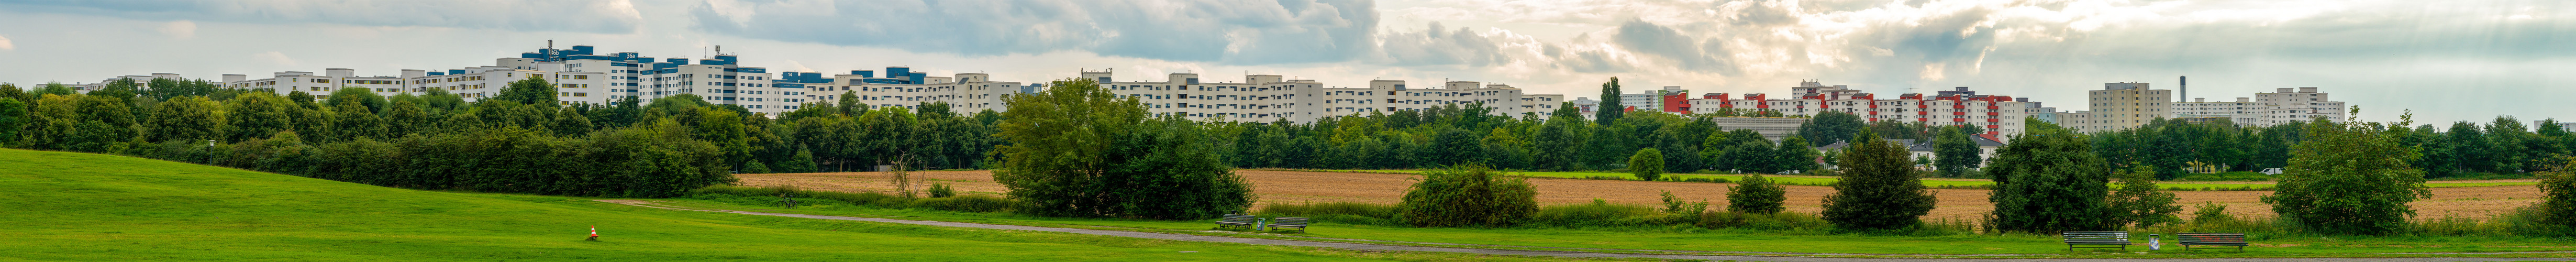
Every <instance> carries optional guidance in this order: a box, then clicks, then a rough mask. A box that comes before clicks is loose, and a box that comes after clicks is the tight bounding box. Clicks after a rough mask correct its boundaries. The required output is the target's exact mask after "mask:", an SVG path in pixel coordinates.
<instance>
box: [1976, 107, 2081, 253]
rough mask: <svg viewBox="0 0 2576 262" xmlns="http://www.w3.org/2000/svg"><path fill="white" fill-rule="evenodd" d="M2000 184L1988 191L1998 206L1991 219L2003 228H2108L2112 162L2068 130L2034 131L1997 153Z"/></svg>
mask: <svg viewBox="0 0 2576 262" xmlns="http://www.w3.org/2000/svg"><path fill="white" fill-rule="evenodd" d="M1986 172H1987V174H1988V175H1993V176H1994V180H1995V186H1994V187H1995V189H1994V191H1992V192H1989V193H1988V195H1986V198H1987V200H1988V201H1991V202H1994V203H1995V211H1994V213H1993V214H1992V216H1989V217H1988V218H1987V219H1988V221H1986V223H1987V225H1990V226H1992V227H1994V228H1995V229H1996V230H1999V231H2012V232H2031V233H2056V232H2063V231H2098V230H2108V229H2112V228H2109V226H2110V225H2111V223H2110V222H2109V221H2108V220H2107V219H2106V217H2105V215H2104V214H2106V213H2107V212H2108V211H2107V210H2108V209H2107V207H2106V206H2105V205H2107V203H2106V202H2105V201H2106V199H2107V197H2109V195H2110V192H2109V191H2110V185H2109V183H2110V176H2109V175H2108V174H2109V172H2110V166H2109V164H2107V163H2105V162H2103V161H2102V157H2101V156H2099V155H2094V154H2093V144H2092V143H2090V142H2089V141H2086V139H2085V138H2084V137H2082V136H2079V135H2076V134H2075V132H2073V131H2071V130H2065V129H2048V130H2034V131H2031V132H2030V133H2023V134H2022V135H2019V136H2017V137H2014V138H2013V143H2012V144H2009V145H2004V147H2003V148H2002V149H1998V150H1996V152H1995V160H1994V165H1993V166H1992V167H1989V168H1987V169H1986Z"/></svg>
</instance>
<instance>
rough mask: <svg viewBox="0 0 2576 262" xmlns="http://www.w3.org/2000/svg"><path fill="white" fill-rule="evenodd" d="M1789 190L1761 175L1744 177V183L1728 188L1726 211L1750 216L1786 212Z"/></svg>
mask: <svg viewBox="0 0 2576 262" xmlns="http://www.w3.org/2000/svg"><path fill="white" fill-rule="evenodd" d="M1788 195H1789V189H1788V188H1787V187H1782V186H1780V184H1774V183H1771V179H1767V178H1762V174H1753V175H1748V176H1744V181H1741V182H1738V183H1736V184H1735V187H1732V188H1728V190H1727V192H1726V210H1727V211H1734V212H1744V213H1752V214H1773V213H1780V211H1782V210H1788V208H1787V207H1786V206H1787V204H1786V202H1788V201H1789V196H1788Z"/></svg>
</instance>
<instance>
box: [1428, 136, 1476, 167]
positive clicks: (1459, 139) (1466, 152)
mask: <svg viewBox="0 0 2576 262" xmlns="http://www.w3.org/2000/svg"><path fill="white" fill-rule="evenodd" d="M1439 132H1440V133H1439V134H1438V135H1434V136H1432V137H1431V149H1430V150H1426V151H1427V152H1424V153H1429V156H1430V158H1431V159H1430V160H1431V164H1435V165H1457V164H1464V163H1467V162H1469V161H1474V160H1475V159H1476V153H1477V152H1479V151H1483V149H1482V148H1479V146H1477V140H1478V139H1479V138H1480V137H1477V136H1476V132H1470V131H1467V130H1463V129H1456V128H1448V129H1441V130H1440V131H1439Z"/></svg>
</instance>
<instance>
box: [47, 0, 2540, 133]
mask: <svg viewBox="0 0 2576 262" xmlns="http://www.w3.org/2000/svg"><path fill="white" fill-rule="evenodd" d="M546 40H555V43H556V45H559V46H570V45H593V46H598V47H599V49H601V50H602V51H608V52H624V51H632V52H641V53H643V54H644V55H646V56H651V57H696V56H700V55H701V54H703V53H705V52H706V51H705V50H706V49H708V47H710V46H715V45H723V46H724V47H726V48H725V50H724V51H725V52H728V53H737V54H740V55H741V56H742V59H743V60H744V63H745V64H747V65H750V66H761V67H768V68H771V69H773V70H780V71H806V72H845V71H848V70H852V69H877V68H882V67H886V66H911V67H912V68H915V69H916V70H923V71H927V72H930V73H933V74H934V75H945V74H951V73H967V72H984V73H992V74H993V75H994V77H993V78H994V79H995V80H1000V81H1022V82H1040V81H1046V80H1051V79H1061V78H1066V77H1073V76H1075V73H1076V72H1077V70H1080V69H1085V68H1089V69H1100V68H1115V69H1116V70H1117V72H1118V76H1119V77H1121V78H1122V79H1139V80H1141V79H1160V78H1161V75H1162V74H1165V73H1173V72H1197V73H1200V74H1201V77H1202V78H1206V79H1239V77H1240V76H1241V75H1242V74H1244V73H1245V72H1250V73H1252V74H1278V75H1286V76H1290V77H1291V78H1297V79H1316V80H1320V81H1324V82H1325V83H1327V84H1328V85H1334V86H1359V85H1365V83H1366V82H1367V81H1368V80H1372V79H1395V80H1410V81H1414V83H1416V84H1415V85H1432V84H1434V83H1438V82H1440V81H1446V80H1459V81H1485V82H1493V83H1503V84H1510V85H1513V86H1517V87H1521V88H1524V89H1529V90H1533V91H1532V93H1557V94H1567V95H1568V96H1569V97H1574V96H1581V97H1595V96H1598V91H1597V89H1598V87H1599V84H1600V82H1602V81H1604V80H1607V79H1609V78H1610V77H1620V78H1621V79H1623V81H1622V82H1623V83H1625V84H1626V86H1628V89H1629V90H1641V89H1652V88H1656V87H1661V86H1680V87H1682V88H1684V89H1689V90H1692V91H1694V92H1699V93H1709V92H1730V93H1781V92H1785V90H1786V88H1785V87H1789V86H1793V85H1796V84H1797V82H1799V80H1801V79H1818V80H1821V81H1822V82H1824V83H1825V84H1827V85H1850V86H1852V87H1854V88H1859V89H1863V90H1867V91H1870V92H1874V93H1881V94H1897V93H1909V92H1923V93H1929V92H1931V91H1932V90H1934V89H1945V88H1950V87H1958V86H1967V87H1973V88H1975V89H1976V90H1980V91H1982V93H1986V94H2001V95H2013V96H2019V97H2030V98H2033V100H2035V101H2042V102H2048V103H2049V105H2051V106H2057V107H2060V108H2066V109H2069V110H2080V109H2083V108H2082V107H2083V106H2082V105H2083V103H2084V102H2083V99H2084V98H2083V94H2084V93H2083V91H2082V90H2088V89H2099V88H2101V87H2102V83H2108V82H2149V83H2152V84H2153V86H2154V87H2157V88H2170V87H2172V85H2173V84H2174V82H2175V77H2176V76H2191V77H2192V80H2193V81H2192V82H2193V84H2194V85H2193V87H2192V88H2191V89H2192V90H2190V92H2191V94H2192V96H2194V97H2204V98H2209V99H2210V100H2232V99H2234V98H2235V97H2248V96H2252V93H2255V92H2264V91H2269V90H2272V89H2274V88H2282V87H2309V86H2313V87H2320V88H2322V89H2323V90H2324V91H2327V92H2331V93H2333V94H2334V96H2335V98H2336V100H2342V101H2347V102H2351V103H2352V104H2356V105H2360V106H2362V107H2363V108H2364V109H2365V111H2364V112H2363V114H2362V116H2363V117H2364V118H2365V119H2367V120H2373V121H2394V120H2396V115H2397V113H2399V110H2401V109H2413V110H2415V111H2416V115H2417V118H2418V119H2417V121H2418V122H2449V121H2456V120H2477V121H2484V120H2487V119H2491V118H2493V117H2494V116H2495V115H2500V114H2510V115H2515V116H2520V117H2522V118H2526V120H2533V119H2538V118H2561V119H2570V120H2569V121H2576V103H2568V102H2564V101H2567V100H2568V98H2570V97H2576V1H2564V0H2445V1H2420V0H2405V1H2397V0H2350V1H2300V0H2259V1H2251V0H2177V1H2152V0H1892V1H1891V0H1820V1H1795V0H1780V1H1772V0H1761V1H1726V0H1685V1H1582V0H1574V1H1500V0H1427V1H1384V2H1372V1H1367V0H1172V1H1129V0H995V1H921V0H867V1H832V0H810V1H809V0H784V1H739V0H706V1H695V0H670V1H663V0H635V1H498V0H453V1H380V2H368V1H358V2H342V1H298V0H278V1H255V2H201V1H151V0H134V1H20V0H0V61H6V62H0V82H11V83H18V84H21V85H25V84H36V83H44V82H49V81H60V82H66V83H75V82H96V81H99V79H104V78H108V77H112V76H118V75H137V74H148V73H178V74H183V75H185V76H187V77H202V78H214V77H216V75H218V74H248V75H252V76H254V77H261V76H266V75H268V74H269V73H271V72H277V71H320V70H321V69H323V68H352V69H357V70H358V73H359V74H362V75H393V74H396V73H397V72H398V71H397V70H400V69H451V68H460V67H470V66H480V65H489V64H491V63H492V58H498V57H514V56H516V54H517V53H520V52H529V51H532V50H534V49H536V48H539V47H542V46H544V45H545V43H546ZM1236 81H1240V80H1236Z"/></svg>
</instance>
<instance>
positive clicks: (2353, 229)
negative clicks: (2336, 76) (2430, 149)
mask: <svg viewBox="0 0 2576 262" xmlns="http://www.w3.org/2000/svg"><path fill="white" fill-rule="evenodd" d="M2355 111H2356V112H2355V113H2353V114H2354V115H2359V114H2360V113H2359V112H2358V111H2359V110H2355ZM2413 115H2414V114H2413V113H2408V114H2404V115H2402V116H2401V119H2408V120H2407V121H2401V122H2400V123H2399V124H2398V125H2406V122H2410V121H2412V119H2413V118H2414V116H2413ZM2302 128H2303V129H2304V130H2305V131H2303V132H2304V133H2305V134H2304V135H2305V136H2306V141H2303V142H2300V143H2298V144H2297V145H2293V146H2291V157H2290V160H2289V162H2290V165H2289V167H2288V168H2284V169H2283V171H2284V172H2283V173H2282V174H2281V182H2280V183H2279V185H2277V186H2275V187H2274V189H2273V191H2272V195H2269V196H2263V203H2269V204H2272V212H2273V213H2277V214H2280V215H2281V218H2282V219H2283V220H2287V221H2290V222H2293V223H2298V224H2301V225H2306V226H2307V227H2308V228H2311V229H2315V230H2317V231H2319V232H2326V233H2341V234H2387V233H2392V232H2396V231H2397V230H2399V229H2401V228H2404V227H2405V226H2406V220H2407V219H2408V218H2409V217H2412V216H2414V215H2415V210H2414V209H2413V208H2410V207H2408V206H2407V205H2406V204H2407V203H2410V202H2415V200H2416V199H2422V198H2427V197H2432V190H2431V189H2428V188H2426V187H2425V186H2424V177H2423V173H2422V171H2417V170H2415V169H2414V168H2412V167H2409V166H2408V164H2407V163H2408V162H2409V161H2412V160H2414V159H2415V158H2416V157H2417V156H2419V155H2418V153H2417V152H2416V151H2415V149H2414V148H2408V147H2405V146H2401V145H2398V144H2397V142H2396V138H2395V137H2394V134H2390V133H2388V132H2385V131H2383V130H2386V129H2385V128H2382V126H2381V124H2379V123H2363V122H2335V121H2323V120H2322V119H2321V120H2320V121H2315V122H2308V123H2304V124H2303V126H2302Z"/></svg>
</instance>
